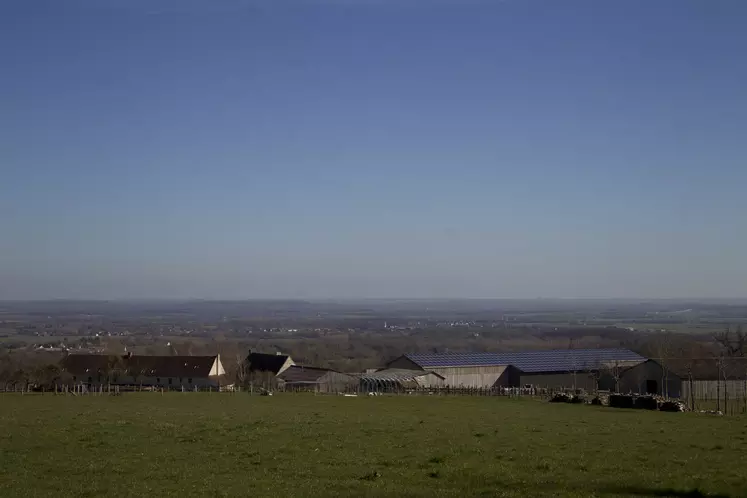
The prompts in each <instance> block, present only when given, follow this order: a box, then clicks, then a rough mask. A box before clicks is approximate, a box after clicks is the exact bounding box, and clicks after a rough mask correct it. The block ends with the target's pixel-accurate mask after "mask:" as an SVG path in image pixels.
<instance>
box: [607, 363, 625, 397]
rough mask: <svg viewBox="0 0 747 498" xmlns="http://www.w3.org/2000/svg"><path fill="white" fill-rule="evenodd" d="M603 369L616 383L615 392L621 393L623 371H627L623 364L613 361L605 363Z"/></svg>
mask: <svg viewBox="0 0 747 498" xmlns="http://www.w3.org/2000/svg"><path fill="white" fill-rule="evenodd" d="M602 369H603V370H604V372H605V373H606V374H607V375H609V376H610V377H612V380H613V381H614V382H615V392H616V393H619V392H620V377H622V374H623V371H624V369H625V367H624V365H623V363H622V362H620V361H619V360H613V361H608V362H605V363H604V364H603V365H602Z"/></svg>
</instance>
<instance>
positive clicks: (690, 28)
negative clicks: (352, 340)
mask: <svg viewBox="0 0 747 498" xmlns="http://www.w3.org/2000/svg"><path fill="white" fill-rule="evenodd" d="M746 25H747V2H744V1H742V0H731V1H729V0H723V1H719V2H706V1H686V0H677V1H675V0H670V1H666V0H659V1H655V2H652V1H650V0H645V1H644V0H640V1H636V0H632V1H625V2H600V1H597V0H587V1H574V0H569V1H564V2H557V1H554V0H553V1H550V0H547V1H532V0H504V1H484V2H483V1H466V2H456V1H453V2H451V1H448V2H447V1H433V2H430V1H425V0H422V1H418V0H410V1H404V2H395V1H386V0H378V1H377V0H369V1H363V2H353V1H352V0H351V1H343V0H337V1H332V0H329V1H321V0H320V1H311V0H308V1H301V0H299V1H293V0H287V1H282V2H280V1H272V2H270V1H266V2H260V1H243V2H239V1H234V0H225V1H223V2H208V1H206V0H203V1H191V0H187V1H180V2H177V1H169V2H165V1H164V2H161V1H158V0H154V1H147V2H145V1H137V0H135V1H132V0H130V1H124V0H122V1H120V0H103V1H102V0H95V1H94V0H89V1H82V0H68V1H65V2H60V1H46V2H45V1H35V2H29V1H15V0H12V1H6V2H2V5H0V64H1V65H0V74H2V76H0V213H2V217H1V218H0V298H2V299H28V298H31V299H34V298H96V297H98V298H147V297H176V298H185V297H198V298H258V297H283V298H285V297H293V298H295V297H298V298H319V297H540V296H541V297H747V262H746V261H745V258H744V254H745V247H747V220H746V218H745V214H747V197H746V196H745V190H747V142H745V137H747V57H745V53H747V30H746V29H744V27H745V26H746Z"/></svg>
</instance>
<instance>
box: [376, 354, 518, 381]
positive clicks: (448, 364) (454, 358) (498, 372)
mask: <svg viewBox="0 0 747 498" xmlns="http://www.w3.org/2000/svg"><path fill="white" fill-rule="evenodd" d="M387 368H391V369H405V370H415V371H418V370H422V371H425V370H428V371H431V372H435V373H437V374H438V375H440V376H442V377H443V378H444V385H447V386H450V387H477V388H490V387H493V386H496V387H497V386H503V387H510V386H513V385H515V384H516V382H518V380H517V379H518V372H517V371H516V370H515V369H513V368H511V367H510V365H508V364H506V363H504V362H502V361H500V359H497V358H495V355H494V354H492V353H443V354H406V355H404V356H400V357H399V358H397V359H395V360H393V361H391V362H389V363H388V364H387ZM512 380H515V382H512Z"/></svg>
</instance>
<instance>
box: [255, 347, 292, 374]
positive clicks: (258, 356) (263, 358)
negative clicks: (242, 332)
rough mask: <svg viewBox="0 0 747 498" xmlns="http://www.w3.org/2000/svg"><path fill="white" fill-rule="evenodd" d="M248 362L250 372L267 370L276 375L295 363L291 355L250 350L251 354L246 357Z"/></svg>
mask: <svg viewBox="0 0 747 498" xmlns="http://www.w3.org/2000/svg"><path fill="white" fill-rule="evenodd" d="M246 362H247V364H248V366H249V371H250V372H254V373H256V372H267V373H271V374H272V375H274V376H277V375H279V374H280V373H282V372H283V371H285V370H287V369H288V368H290V367H292V366H293V365H295V363H294V362H293V359H292V358H291V357H290V356H288V355H286V354H281V353H275V354H268V353H255V352H250V353H249V356H247V357H246Z"/></svg>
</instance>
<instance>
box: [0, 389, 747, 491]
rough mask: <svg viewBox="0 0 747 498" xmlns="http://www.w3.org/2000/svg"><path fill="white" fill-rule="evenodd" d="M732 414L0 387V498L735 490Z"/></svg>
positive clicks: (739, 478) (742, 453) (496, 401)
mask: <svg viewBox="0 0 747 498" xmlns="http://www.w3.org/2000/svg"><path fill="white" fill-rule="evenodd" d="M746 464H747V428H746V427H745V419H744V418H742V417H713V416H707V415H698V414H678V413H659V412H648V411H636V410H618V409H611V408H605V407H589V406H577V405H575V406H574V405H551V404H549V403H542V402H539V401H531V400H522V401H519V400H511V399H503V398H479V397H474V398H473V397H450V398H449V397H438V398H433V397H386V396H382V397H374V398H368V397H360V398H347V397H336V396H328V397H325V396H313V395H290V394H286V395H282V394H281V395H277V396H273V397H256V396H255V397H251V396H248V395H246V394H207V393H206V394H194V393H190V394H166V395H160V394H152V393H141V394H125V395H123V396H119V397H108V396H100V397H96V396H89V397H72V396H68V397H65V396H54V395H26V396H20V395H10V394H6V395H0V496H2V497H26V496H38V497H42V496H54V497H68V496H69V497H86V496H89V497H93V496H96V497H98V496H115V497H129V496H131V497H136V496H159V497H161V496H178V497H180V498H185V497H192V496H194V497H204V496H211V497H220V496H224V497H225V496H267V497H274V496H302V497H313V496H319V497H327V496H391V497H447V496H449V497H465V496H743V495H744V491H745V482H746V480H747V479H746V478H747V465H746Z"/></svg>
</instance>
